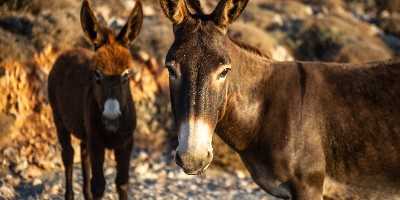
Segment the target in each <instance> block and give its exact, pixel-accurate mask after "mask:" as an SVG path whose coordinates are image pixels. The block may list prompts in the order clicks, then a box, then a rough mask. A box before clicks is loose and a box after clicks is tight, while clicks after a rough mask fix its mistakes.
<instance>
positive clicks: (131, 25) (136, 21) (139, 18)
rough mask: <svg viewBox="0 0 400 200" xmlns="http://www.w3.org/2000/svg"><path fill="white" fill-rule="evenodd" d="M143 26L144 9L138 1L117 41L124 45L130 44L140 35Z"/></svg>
mask: <svg viewBox="0 0 400 200" xmlns="http://www.w3.org/2000/svg"><path fill="white" fill-rule="evenodd" d="M142 24H143V9H142V3H141V2H140V0H136V3H135V7H134V8H133V10H132V12H131V14H130V15H129V18H128V21H127V22H126V24H125V26H124V27H122V29H121V31H120V32H119V34H118V36H117V40H118V41H119V42H121V43H123V44H129V43H130V42H132V41H133V40H135V38H136V37H137V36H138V35H139V32H140V29H141V28H142Z"/></svg>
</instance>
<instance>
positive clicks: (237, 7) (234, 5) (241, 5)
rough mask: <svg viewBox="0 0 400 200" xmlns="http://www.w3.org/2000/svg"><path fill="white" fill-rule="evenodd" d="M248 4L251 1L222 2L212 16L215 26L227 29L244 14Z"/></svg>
mask: <svg viewBox="0 0 400 200" xmlns="http://www.w3.org/2000/svg"><path fill="white" fill-rule="evenodd" d="M248 2H249V0H221V1H220V2H219V3H218V5H217V7H216V8H215V10H214V11H213V12H212V14H211V15H212V17H213V20H214V22H215V24H217V25H218V26H219V27H221V28H226V27H227V26H228V25H229V24H231V23H232V22H234V21H235V20H236V19H237V18H238V17H239V16H240V14H242V12H243V10H244V9H245V8H246V5H247V3H248Z"/></svg>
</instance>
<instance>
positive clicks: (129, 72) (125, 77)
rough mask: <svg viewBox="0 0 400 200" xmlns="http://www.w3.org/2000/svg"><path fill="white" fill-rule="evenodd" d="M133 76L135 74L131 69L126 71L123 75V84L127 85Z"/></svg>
mask: <svg viewBox="0 0 400 200" xmlns="http://www.w3.org/2000/svg"><path fill="white" fill-rule="evenodd" d="M132 74H133V71H132V70H131V69H128V70H126V71H124V72H123V73H122V74H121V80H122V83H127V82H128V81H129V79H130V78H131V76H132Z"/></svg>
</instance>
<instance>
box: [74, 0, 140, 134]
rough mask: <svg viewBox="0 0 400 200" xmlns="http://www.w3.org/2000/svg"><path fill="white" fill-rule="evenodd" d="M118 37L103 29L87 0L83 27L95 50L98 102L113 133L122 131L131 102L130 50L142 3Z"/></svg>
mask: <svg viewBox="0 0 400 200" xmlns="http://www.w3.org/2000/svg"><path fill="white" fill-rule="evenodd" d="M136 2H137V3H136V5H135V8H134V9H133V11H132V13H131V15H130V16H129V18H128V21H127V23H126V25H125V26H124V27H123V28H122V30H121V32H120V33H119V34H118V35H115V34H114V33H113V31H111V30H110V29H107V28H106V27H103V26H101V25H100V24H99V23H98V22H97V20H96V17H95V16H94V13H93V11H92V9H91V8H90V5H89V3H88V2H87V1H86V0H85V1H83V4H82V9H81V25H82V28H83V31H84V32H85V34H86V36H87V37H88V38H89V39H90V40H91V42H92V43H93V45H94V46H95V49H96V51H95V54H94V56H93V62H92V63H91V66H90V67H91V69H92V77H91V80H92V83H91V84H92V90H93V94H94V99H95V101H96V103H97V106H98V108H99V110H100V112H101V114H102V122H103V125H104V127H105V128H106V129H107V130H108V131H109V132H116V131H117V130H118V129H119V122H120V116H122V115H123V113H124V112H130V111H128V109H131V108H129V107H128V106H127V105H128V103H129V101H131V96H130V95H131V92H130V87H129V78H130V77H131V76H132V74H133V73H134V66H133V60H132V56H131V54H130V52H129V49H128V48H127V46H128V44H129V42H131V41H133V40H134V39H135V38H136V36H137V35H138V34H139V31H140V28H141V25H142V21H143V12H142V6H141V3H140V1H136Z"/></svg>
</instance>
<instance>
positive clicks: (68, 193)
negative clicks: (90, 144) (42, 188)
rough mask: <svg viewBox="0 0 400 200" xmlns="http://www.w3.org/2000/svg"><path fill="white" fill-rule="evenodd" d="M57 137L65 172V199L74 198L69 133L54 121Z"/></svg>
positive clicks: (71, 151)
mask: <svg viewBox="0 0 400 200" xmlns="http://www.w3.org/2000/svg"><path fill="white" fill-rule="evenodd" d="M56 129H57V137H58V140H59V142H60V145H61V157H62V161H63V164H64V172H65V199H66V200H72V199H74V191H73V189H72V170H73V169H72V165H73V162H74V149H73V148H72V145H71V134H70V133H68V131H67V130H66V129H65V128H64V127H63V126H62V125H61V124H60V123H56Z"/></svg>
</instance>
